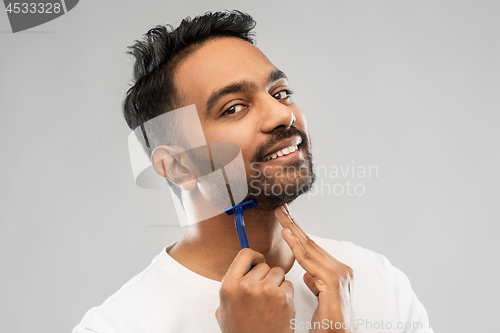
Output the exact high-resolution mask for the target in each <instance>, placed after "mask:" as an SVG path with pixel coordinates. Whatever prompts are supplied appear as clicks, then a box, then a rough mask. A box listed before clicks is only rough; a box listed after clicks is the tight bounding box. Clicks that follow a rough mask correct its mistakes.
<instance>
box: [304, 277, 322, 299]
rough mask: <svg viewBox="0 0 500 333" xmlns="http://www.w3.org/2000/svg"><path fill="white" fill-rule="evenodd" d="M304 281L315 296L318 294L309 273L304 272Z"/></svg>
mask: <svg viewBox="0 0 500 333" xmlns="http://www.w3.org/2000/svg"><path fill="white" fill-rule="evenodd" d="M304 283H305V284H306V286H307V287H308V288H309V289H310V290H311V291H312V293H313V294H314V295H315V296H316V297H317V296H318V295H319V290H318V288H316V284H315V283H314V279H313V277H312V276H311V274H309V273H307V272H305V273H304Z"/></svg>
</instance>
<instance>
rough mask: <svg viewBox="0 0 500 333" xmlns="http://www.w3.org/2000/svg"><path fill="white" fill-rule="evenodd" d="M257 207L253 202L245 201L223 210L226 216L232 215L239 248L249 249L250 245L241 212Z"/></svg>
mask: <svg viewBox="0 0 500 333" xmlns="http://www.w3.org/2000/svg"><path fill="white" fill-rule="evenodd" d="M255 206H257V203H256V202H255V201H254V200H253V199H250V200H247V201H244V202H241V203H239V204H237V205H234V206H231V207H228V208H224V211H225V212H226V214H227V215H233V214H234V224H235V225H236V232H237V233H238V239H239V241H240V247H241V248H242V249H243V248H245V247H248V248H250V243H249V242H248V237H247V232H246V230H245V222H244V221H243V212H244V211H245V210H247V209H250V208H253V207H255Z"/></svg>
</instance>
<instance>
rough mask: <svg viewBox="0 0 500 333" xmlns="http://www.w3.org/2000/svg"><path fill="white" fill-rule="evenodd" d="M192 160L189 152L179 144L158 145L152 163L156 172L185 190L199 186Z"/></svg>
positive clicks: (152, 155) (152, 156)
mask: <svg viewBox="0 0 500 333" xmlns="http://www.w3.org/2000/svg"><path fill="white" fill-rule="evenodd" d="M190 162H191V161H190V158H189V155H188V154H187V152H186V151H184V150H183V149H181V148H180V147H179V146H158V147H156V148H155V150H153V153H152V154H151V163H152V164H153V168H154V169H155V171H156V173H157V174H159V175H160V176H162V177H163V178H167V179H169V180H171V181H172V182H173V183H174V184H176V185H177V186H180V187H182V189H183V190H185V191H191V190H194V189H195V188H196V187H197V186H198V182H197V181H196V178H195V176H194V173H193V170H192V167H191V166H192V164H191V163H190Z"/></svg>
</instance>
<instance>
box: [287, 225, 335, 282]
mask: <svg viewBox="0 0 500 333" xmlns="http://www.w3.org/2000/svg"><path fill="white" fill-rule="evenodd" d="M281 235H282V236H283V239H284V240H285V242H286V243H287V244H288V246H289V247H290V249H292V252H293V255H294V256H295V259H296V260H297V262H298V263H299V264H300V266H302V268H304V269H305V270H306V272H308V273H309V274H311V276H313V277H323V278H324V277H326V276H325V274H326V273H327V270H326V268H325V267H324V266H323V265H321V264H320V263H319V262H318V261H316V259H315V258H314V257H313V256H312V255H311V254H310V253H308V252H307V251H306V250H305V249H304V247H303V246H302V244H301V243H300V241H299V240H298V239H297V237H295V235H294V234H293V233H292V232H291V231H290V229H288V228H285V229H283V230H282V231H281Z"/></svg>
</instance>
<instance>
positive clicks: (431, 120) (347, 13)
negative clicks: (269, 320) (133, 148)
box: [0, 0, 500, 333]
mask: <svg viewBox="0 0 500 333" xmlns="http://www.w3.org/2000/svg"><path fill="white" fill-rule="evenodd" d="M235 8H236V9H240V10H243V11H247V12H249V13H250V14H251V15H253V16H254V18H255V19H256V20H257V22H258V25H257V28H256V32H257V46H258V47H260V48H261V50H262V51H263V52H264V53H266V54H267V56H268V57H269V58H270V59H271V60H272V61H273V62H274V63H275V64H276V65H277V66H278V67H279V68H280V69H282V70H283V71H285V72H286V73H287V75H288V76H289V78H290V83H291V87H292V88H293V89H294V90H295V96H294V100H295V102H296V103H298V104H299V105H300V106H301V108H302V110H303V111H304V112H305V113H306V115H307V117H308V121H309V129H310V132H311V135H312V137H313V140H314V144H315V145H314V153H315V161H316V164H317V165H323V166H333V165H335V166H343V167H347V166H349V165H353V161H354V164H355V165H364V166H370V165H375V166H377V167H378V169H379V176H378V178H375V177H373V178H370V179H353V180H351V181H352V182H353V183H362V184H363V185H364V186H365V189H366V193H365V194H364V195H363V196H348V195H345V194H344V195H340V196H338V195H322V196H321V195H316V196H311V197H310V198H309V199H308V198H307V197H304V198H301V199H300V200H298V201H297V203H295V204H294V205H293V207H292V209H293V212H294V213H295V215H296V217H297V219H298V221H300V223H301V224H302V225H303V227H304V228H305V230H306V231H308V232H310V233H312V234H316V235H319V236H323V237H328V238H334V239H338V240H350V241H352V242H354V243H356V244H358V245H361V246H363V247H365V248H368V249H371V250H374V251H376V252H379V253H382V254H383V255H385V256H386V257H387V258H389V260H390V261H391V262H392V263H393V264H394V265H395V266H397V267H399V268H401V269H402V270H403V271H404V272H405V273H406V274H407V275H408V277H409V278H410V281H411V282H412V286H413V288H414V290H415V291H416V293H417V295H418V296H419V298H420V300H421V301H422V302H423V304H424V305H425V307H426V308H427V311H428V313H429V316H430V320H431V323H432V325H433V327H434V329H435V331H436V332H470V331H475V332H477V331H481V330H487V329H489V330H490V331H492V330H493V329H499V328H500V325H499V323H498V321H496V320H494V318H495V317H496V315H497V314H498V313H499V311H500V303H499V299H500V295H499V287H498V285H497V281H498V275H499V265H498V263H499V252H500V251H499V246H498V243H497V239H498V235H499V227H498V222H499V213H498V202H499V195H498V188H499V185H500V177H499V172H498V170H499V167H500V163H499V162H500V161H499V160H500V159H499V156H498V142H499V139H500V135H499V133H498V121H499V104H500V103H499V93H498V92H499V91H500V87H499V78H500V77H499V74H500V67H499V59H500V46H499V41H500V39H499V37H500V31H499V29H500V20H499V17H500V2H498V1H456V0H454V1H362V2H361V1H328V2H326V1H325V2H319V1H294V2H271V1H253V2H250V1H197V2H194V1H182V2H180V1H175V2H174V1H141V2H139V1H124V0H121V1H96V0H93V1H81V2H80V3H79V4H78V5H77V6H76V7H75V8H74V9H73V10H72V11H71V12H69V13H68V14H66V15H64V16H62V17H60V18H58V19H56V20H54V21H51V22H49V23H47V24H44V25H42V26H39V27H36V28H34V29H32V30H29V31H26V32H24V33H18V34H12V33H11V32H10V26H9V24H8V21H7V15H6V13H5V12H4V11H2V12H1V13H0V31H2V33H1V34H0V45H1V46H0V47H1V52H0V59H1V61H0V71H1V72H0V110H1V113H0V123H1V134H0V135H1V141H0V147H1V167H0V168H1V169H0V170H1V189H0V196H1V197H0V199H1V200H0V205H1V209H0V219H1V225H0V265H1V266H0V267H1V275H0V295H1V296H0V318H1V323H0V327H1V328H0V331H2V332H9V333H10V332H35V331H36V332H69V331H70V330H71V329H72V327H73V326H74V325H76V324H77V323H78V322H79V321H80V319H81V318H82V316H83V315H84V313H85V312H86V311H87V310H88V309H89V308H90V307H92V306H95V305H98V304H100V303H102V301H104V299H105V298H106V297H108V296H109V295H111V294H112V293H113V292H115V291H116V290H117V289H118V288H119V287H120V286H121V285H122V284H124V283H125V282H126V281H127V280H128V279H129V278H131V277H132V276H133V275H135V274H136V273H138V272H139V271H141V270H142V269H144V268H145V267H146V266H147V265H148V264H149V263H150V261H151V259H152V258H153V256H154V255H156V254H157V253H159V252H160V251H161V249H162V247H164V246H165V245H168V244H170V243H172V242H173V241H175V240H176V239H177V238H178V237H179V236H180V235H181V234H182V232H183V230H182V229H181V228H174V227H163V228H160V227H151V226H152V225H161V224H163V225H166V224H170V225H173V224H175V223H176V221H175V219H174V218H173V217H174V213H173V203H172V199H171V197H170V194H169V193H168V192H167V191H162V190H158V191H155V190H144V189H141V188H139V187H137V186H135V184H134V181H133V179H132V173H131V169H130V165H129V157H128V151H127V136H128V134H129V130H128V128H127V126H126V124H125V122H124V120H123V119H122V116H121V110H120V103H121V101H122V98H123V96H124V93H125V91H126V89H127V88H128V83H129V79H130V74H131V64H132V60H131V59H130V58H129V57H128V56H126V55H125V50H126V46H127V45H130V44H131V43H132V41H133V40H134V39H137V38H140V37H141V35H142V34H143V33H145V32H146V31H147V30H148V29H149V28H151V27H152V26H153V25H156V24H165V23H172V24H174V25H177V24H178V23H179V22H180V20H181V19H182V18H184V17H185V16H188V15H196V14H200V13H203V12H205V11H207V10H218V9H235ZM347 180H348V179H347ZM323 181H324V182H326V183H329V184H335V183H336V182H344V183H345V181H346V179H324V180H323Z"/></svg>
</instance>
